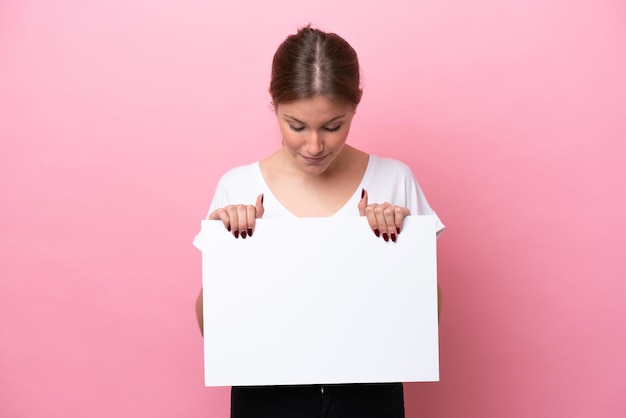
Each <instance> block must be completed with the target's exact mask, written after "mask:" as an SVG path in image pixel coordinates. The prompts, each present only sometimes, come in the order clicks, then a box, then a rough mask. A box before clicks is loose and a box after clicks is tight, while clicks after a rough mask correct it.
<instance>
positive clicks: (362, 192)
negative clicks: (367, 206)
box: [361, 189, 365, 199]
mask: <svg viewBox="0 0 626 418" xmlns="http://www.w3.org/2000/svg"><path fill="white" fill-rule="evenodd" d="M364 197H365V189H361V199H363V198H364Z"/></svg>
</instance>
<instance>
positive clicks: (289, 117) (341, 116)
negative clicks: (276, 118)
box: [283, 113, 346, 125]
mask: <svg viewBox="0 0 626 418" xmlns="http://www.w3.org/2000/svg"><path fill="white" fill-rule="evenodd" d="M344 116H346V114H345V113H344V114H343V115H339V116H335V117H334V118H332V119H330V120H327V121H326V122H324V125H326V124H329V123H332V122H334V121H336V120H337V119H341V118H343V117H344ZM283 117H284V118H288V119H291V120H293V121H294V122H298V123H301V124H303V125H306V123H304V122H302V121H301V120H299V119H298V118H295V117H293V116H291V115H288V114H286V113H283Z"/></svg>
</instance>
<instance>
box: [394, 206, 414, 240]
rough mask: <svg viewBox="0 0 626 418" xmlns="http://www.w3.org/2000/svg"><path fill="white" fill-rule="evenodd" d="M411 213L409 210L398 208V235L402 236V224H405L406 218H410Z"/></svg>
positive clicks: (396, 211)
mask: <svg viewBox="0 0 626 418" xmlns="http://www.w3.org/2000/svg"><path fill="white" fill-rule="evenodd" d="M410 214H411V211H410V210H409V209H408V208H403V207H396V210H395V224H396V233H397V234H400V231H401V230H402V224H403V223H404V218H405V217H407V216H409V215H410Z"/></svg>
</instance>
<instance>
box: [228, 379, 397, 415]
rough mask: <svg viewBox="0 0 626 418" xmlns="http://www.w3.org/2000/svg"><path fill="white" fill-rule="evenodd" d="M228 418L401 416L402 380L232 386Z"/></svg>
mask: <svg viewBox="0 0 626 418" xmlns="http://www.w3.org/2000/svg"><path fill="white" fill-rule="evenodd" d="M231 418H404V394H403V388H402V384H401V383H385V384H352V385H324V386H320V385H299V386H258V387H233V388H232V392H231Z"/></svg>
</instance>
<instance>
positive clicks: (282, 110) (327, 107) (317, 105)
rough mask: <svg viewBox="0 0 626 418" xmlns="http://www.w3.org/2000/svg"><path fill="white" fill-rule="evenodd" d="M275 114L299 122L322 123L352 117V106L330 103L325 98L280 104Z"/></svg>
mask: <svg viewBox="0 0 626 418" xmlns="http://www.w3.org/2000/svg"><path fill="white" fill-rule="evenodd" d="M276 112H277V113H278V114H279V115H280V116H283V117H292V118H296V119H298V120H300V121H303V122H306V121H324V120H330V119H333V118H336V117H338V116H341V115H346V116H348V115H352V114H353V113H354V106H352V105H347V104H345V103H341V102H337V101H332V100H329V99H328V98H326V97H325V96H315V97H311V98H307V99H300V100H294V101H292V102H287V103H280V104H279V105H278V106H277V107H276Z"/></svg>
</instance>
